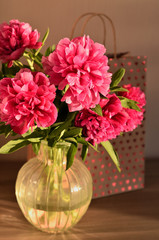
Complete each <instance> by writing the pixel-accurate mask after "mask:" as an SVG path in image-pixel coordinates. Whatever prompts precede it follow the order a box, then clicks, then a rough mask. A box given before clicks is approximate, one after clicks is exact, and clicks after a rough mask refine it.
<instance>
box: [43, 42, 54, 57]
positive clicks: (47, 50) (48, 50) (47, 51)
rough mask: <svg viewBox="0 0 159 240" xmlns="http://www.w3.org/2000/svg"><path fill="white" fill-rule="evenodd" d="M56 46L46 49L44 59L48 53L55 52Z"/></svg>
mask: <svg viewBox="0 0 159 240" xmlns="http://www.w3.org/2000/svg"><path fill="white" fill-rule="evenodd" d="M55 48H56V46H55V44H53V45H52V46H51V47H48V48H47V49H46V52H45V57H48V56H49V55H50V53H52V52H53V51H54V50H55Z"/></svg>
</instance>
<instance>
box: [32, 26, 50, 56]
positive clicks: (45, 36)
mask: <svg viewBox="0 0 159 240" xmlns="http://www.w3.org/2000/svg"><path fill="white" fill-rule="evenodd" d="M48 35H49V28H48V29H47V31H46V33H45V35H44V37H43V39H42V45H41V47H40V48H39V49H38V50H37V51H36V53H35V56H37V55H38V53H39V52H40V50H41V48H42V47H43V46H44V44H45V41H46V39H47V37H48Z"/></svg>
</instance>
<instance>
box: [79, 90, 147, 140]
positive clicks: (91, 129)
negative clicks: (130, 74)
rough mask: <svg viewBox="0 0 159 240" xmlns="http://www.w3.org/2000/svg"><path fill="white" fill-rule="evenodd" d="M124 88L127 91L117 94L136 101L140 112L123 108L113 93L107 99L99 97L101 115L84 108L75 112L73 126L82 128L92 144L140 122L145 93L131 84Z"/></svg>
mask: <svg viewBox="0 0 159 240" xmlns="http://www.w3.org/2000/svg"><path fill="white" fill-rule="evenodd" d="M124 88H126V89H128V90H129V91H128V92H121V93H119V94H120V95H121V96H124V97H126V98H128V99H132V100H135V101H137V102H138V103H139V104H138V106H139V107H140V109H141V112H139V111H136V110H134V109H128V108H123V107H122V105H121V102H120V100H119V98H118V97H117V96H116V95H115V94H108V95H107V99H101V100H100V103H99V104H100V106H101V108H102V114H103V116H99V115H97V114H96V113H95V112H93V111H92V110H89V109H84V110H82V111H80V112H79V113H78V114H77V116H76V119H75V126H76V127H81V128H83V135H84V136H85V137H86V140H87V141H89V142H91V143H92V144H93V145H94V144H95V143H97V144H98V143H100V142H103V141H107V140H111V139H113V138H116V137H117V136H118V135H120V133H121V132H127V131H132V130H133V129H135V128H136V127H137V126H138V125H139V124H141V121H142V120H143V112H144V109H143V106H144V105H145V103H146V101H145V94H144V93H143V92H142V91H141V90H140V89H139V88H137V87H131V85H124Z"/></svg>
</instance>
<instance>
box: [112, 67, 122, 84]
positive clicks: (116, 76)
mask: <svg viewBox="0 0 159 240" xmlns="http://www.w3.org/2000/svg"><path fill="white" fill-rule="evenodd" d="M124 74H125V69H124V68H120V69H119V70H118V71H117V72H115V73H114V74H113V76H112V82H111V84H110V87H114V86H117V85H118V84H119V83H120V81H121V79H122V78H123V76H124Z"/></svg>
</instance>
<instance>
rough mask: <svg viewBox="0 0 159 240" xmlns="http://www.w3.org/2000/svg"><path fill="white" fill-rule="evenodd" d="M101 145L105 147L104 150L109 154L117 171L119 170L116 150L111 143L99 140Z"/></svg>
mask: <svg viewBox="0 0 159 240" xmlns="http://www.w3.org/2000/svg"><path fill="white" fill-rule="evenodd" d="M101 145H102V146H103V147H104V148H105V150H106V151H107V153H108V154H109V156H110V157H111V159H112V160H113V162H114V163H115V165H116V167H117V169H118V171H119V172H120V171H121V170H120V164H119V157H118V154H117V152H116V151H115V150H114V148H113V145H112V144H111V143H110V142H109V141H106V142H101Z"/></svg>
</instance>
